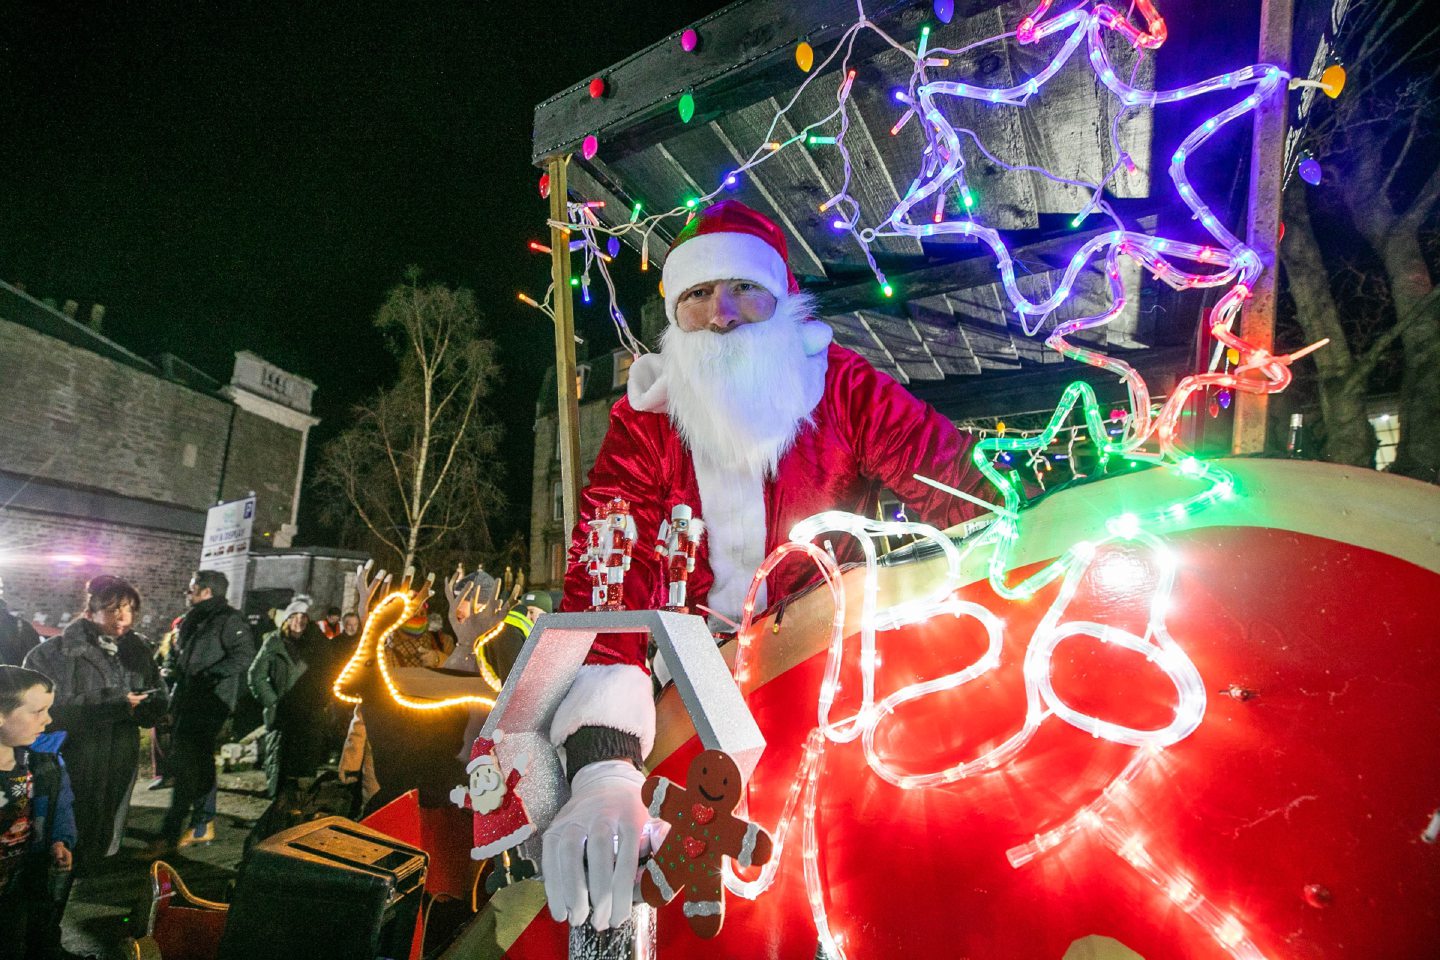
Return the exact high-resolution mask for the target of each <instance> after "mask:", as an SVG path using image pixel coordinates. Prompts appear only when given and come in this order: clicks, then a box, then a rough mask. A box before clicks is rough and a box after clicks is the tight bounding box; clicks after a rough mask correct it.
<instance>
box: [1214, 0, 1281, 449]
mask: <svg viewBox="0 0 1440 960" xmlns="http://www.w3.org/2000/svg"><path fill="white" fill-rule="evenodd" d="M1294 25H1295V6H1294V0H1263V2H1262V3H1261V6H1260V62H1261V63H1270V64H1274V65H1275V66H1277V67H1279V68H1280V69H1282V70H1288V69H1289V68H1290V36H1291V32H1292V30H1293V28H1294ZM1289 110H1290V98H1289V97H1288V96H1287V95H1286V91H1285V90H1283V89H1282V90H1277V91H1276V92H1275V93H1274V94H1272V95H1271V97H1270V98H1269V99H1268V100H1267V101H1266V102H1264V103H1263V104H1261V105H1260V107H1259V108H1258V109H1257V110H1256V111H1255V131H1254V134H1253V139H1252V141H1251V144H1250V203H1249V204H1248V207H1249V212H1248V217H1247V221H1246V224H1245V242H1246V243H1247V244H1248V245H1249V246H1250V248H1251V249H1253V250H1254V251H1255V252H1256V253H1257V254H1259V256H1260V263H1261V264H1262V265H1263V266H1264V268H1265V271H1264V272H1263V273H1262V274H1260V278H1259V279H1258V280H1257V281H1256V282H1255V289H1254V290H1252V291H1251V297H1250V300H1249V302H1248V303H1247V304H1246V305H1245V310H1244V314H1243V316H1242V319H1241V321H1240V335H1241V336H1243V337H1244V338H1245V339H1246V340H1247V341H1248V342H1250V343H1252V344H1254V345H1255V346H1257V347H1259V348H1260V349H1262V350H1266V351H1271V350H1273V349H1274V347H1275V288H1276V274H1277V271H1278V267H1279V263H1278V261H1279V256H1278V250H1277V248H1278V247H1279V238H1280V193H1281V189H1282V187H1283V186H1284V182H1285V122H1286V120H1287V119H1288V115H1289ZM1269 412H1270V398H1269V396H1268V395H1266V394H1263V393H1262V394H1253V393H1239V392H1237V394H1236V397H1235V427H1234V432H1233V433H1232V434H1231V442H1230V452H1231V453H1235V454H1245V453H1262V452H1264V450H1265V428H1266V421H1267V419H1268V417H1269Z"/></svg>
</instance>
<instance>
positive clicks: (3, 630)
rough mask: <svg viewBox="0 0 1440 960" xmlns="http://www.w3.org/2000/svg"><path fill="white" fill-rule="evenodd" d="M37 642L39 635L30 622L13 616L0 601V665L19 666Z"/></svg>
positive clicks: (2, 601)
mask: <svg viewBox="0 0 1440 960" xmlns="http://www.w3.org/2000/svg"><path fill="white" fill-rule="evenodd" d="M39 642H40V634H38V633H36V632H35V628H34V627H33V626H32V625H31V624H30V622H29V621H28V620H22V619H20V618H19V617H17V616H15V614H13V613H11V612H10V609H9V608H8V607H6V606H5V601H4V600H0V663H3V664H9V665H10V666H12V667H18V666H20V665H21V664H22V663H24V662H25V655H26V654H27V653H29V652H30V651H31V650H33V649H34V648H35V646H36V645H37V644H38V643H39Z"/></svg>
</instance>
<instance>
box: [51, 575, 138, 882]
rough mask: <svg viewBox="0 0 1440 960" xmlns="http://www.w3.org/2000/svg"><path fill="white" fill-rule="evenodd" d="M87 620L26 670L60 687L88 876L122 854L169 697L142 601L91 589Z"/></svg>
mask: <svg viewBox="0 0 1440 960" xmlns="http://www.w3.org/2000/svg"><path fill="white" fill-rule="evenodd" d="M85 590H86V596H85V614H84V616H82V617H80V618H78V619H76V620H73V621H71V623H70V625H69V626H68V627H66V628H65V632H64V633H63V634H61V635H60V636H58V637H51V638H50V639H48V640H46V641H45V642H44V643H42V644H40V645H39V646H38V647H36V648H35V649H34V650H31V651H30V654H29V656H27V657H26V658H25V667H26V668H27V669H30V670H38V671H39V672H40V673H43V674H45V675H46V676H47V677H49V678H50V679H51V680H53V681H54V682H55V705H54V706H53V707H52V708H51V710H50V714H51V716H52V717H54V722H53V723H52V727H53V729H55V730H63V731H65V732H66V734H67V737H66V739H65V747H64V750H63V753H64V756H65V763H66V765H67V766H68V767H69V768H70V778H71V780H72V781H73V783H74V784H75V794H76V802H75V821H76V824H77V826H78V829H79V835H80V842H79V844H78V845H77V846H76V847H75V866H76V869H77V870H83V869H85V868H87V867H91V866H94V865H95V864H96V863H97V862H99V861H100V860H101V859H103V858H105V857H110V856H114V855H115V854H116V853H118V852H119V851H120V841H121V839H122V838H123V837H124V833H125V819H126V816H127V815H128V813H129V810H130V791H131V789H132V788H133V787H134V785H135V775H136V773H137V772H138V771H139V768H140V728H141V727H152V726H154V725H155V721H156V720H158V719H159V718H160V716H161V714H163V713H164V712H165V708H166V701H167V698H166V695H165V691H164V688H163V685H162V684H161V683H160V670H159V668H157V667H156V666H155V661H154V660H153V659H152V658H151V655H150V647H149V644H147V643H146V642H145V641H144V639H142V638H141V637H140V636H138V635H137V634H135V633H134V632H133V631H132V630H131V629H130V624H131V623H132V622H133V621H134V617H135V615H136V614H137V613H139V611H140V594H139V592H138V591H136V589H135V588H134V587H133V586H131V585H130V584H129V583H127V582H126V581H124V580H122V579H120V578H119V577H112V576H98V577H95V578H94V579H92V580H91V581H90V583H89V584H87V585H86V588H85Z"/></svg>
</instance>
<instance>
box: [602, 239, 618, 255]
mask: <svg viewBox="0 0 1440 960" xmlns="http://www.w3.org/2000/svg"><path fill="white" fill-rule="evenodd" d="M605 250H606V252H608V253H609V254H610V256H612V257H618V256H620V238H619V237H611V238H610V239H609V240H606V241H605Z"/></svg>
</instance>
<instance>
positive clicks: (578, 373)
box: [575, 363, 590, 400]
mask: <svg viewBox="0 0 1440 960" xmlns="http://www.w3.org/2000/svg"><path fill="white" fill-rule="evenodd" d="M589 382H590V364H588V363H582V364H580V366H578V367H576V368H575V396H576V397H578V398H579V399H581V400H584V399H585V384H587V383H589Z"/></svg>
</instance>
